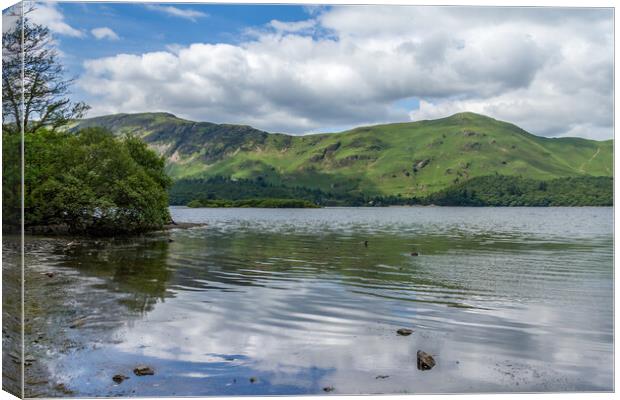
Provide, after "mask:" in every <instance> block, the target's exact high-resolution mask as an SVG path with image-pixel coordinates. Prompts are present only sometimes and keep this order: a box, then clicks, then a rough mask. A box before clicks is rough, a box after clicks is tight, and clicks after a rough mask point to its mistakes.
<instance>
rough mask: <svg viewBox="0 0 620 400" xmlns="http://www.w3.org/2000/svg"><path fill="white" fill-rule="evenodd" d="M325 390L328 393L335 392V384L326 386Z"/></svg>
mask: <svg viewBox="0 0 620 400" xmlns="http://www.w3.org/2000/svg"><path fill="white" fill-rule="evenodd" d="M323 391H324V392H326V393H329V392H333V391H334V387H333V386H325V387H324V388H323Z"/></svg>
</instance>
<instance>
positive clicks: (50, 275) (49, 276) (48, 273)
mask: <svg viewBox="0 0 620 400" xmlns="http://www.w3.org/2000/svg"><path fill="white" fill-rule="evenodd" d="M45 275H46V276H47V277H48V278H53V277H54V275H55V274H54V273H53V272H46V273H45Z"/></svg>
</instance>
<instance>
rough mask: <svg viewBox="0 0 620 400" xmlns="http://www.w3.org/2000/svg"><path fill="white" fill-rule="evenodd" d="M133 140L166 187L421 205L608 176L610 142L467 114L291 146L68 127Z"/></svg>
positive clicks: (286, 140) (278, 139)
mask: <svg viewBox="0 0 620 400" xmlns="http://www.w3.org/2000/svg"><path fill="white" fill-rule="evenodd" d="M86 126H102V127H105V128H108V129H110V130H112V131H113V132H115V133H118V134H121V133H124V132H129V133H133V134H136V135H138V136H140V137H141V138H143V139H144V140H145V141H146V142H147V143H148V144H149V146H151V147H152V148H153V149H155V150H156V151H158V152H159V153H160V154H163V155H165V157H166V159H167V171H168V173H169V174H170V175H171V176H172V177H173V179H175V180H181V179H208V178H212V177H225V178H230V179H231V181H235V180H239V179H245V180H252V181H260V182H264V183H266V184H268V185H271V186H276V187H279V186H283V187H303V188H308V189H313V190H314V189H316V190H320V191H322V192H329V193H340V194H348V195H360V194H363V195H367V196H401V197H418V198H420V197H424V196H426V195H428V194H430V193H434V192H437V191H439V190H441V189H445V188H447V187H449V186H452V185H455V184H459V183H462V182H464V181H467V180H469V179H471V178H474V177H479V176H487V175H495V174H499V175H509V176H522V177H525V178H530V179H535V180H551V179H555V178H561V177H579V176H588V175H589V176H612V163H613V161H612V160H613V142H612V140H607V141H594V140H586V139H578V138H555V139H551V138H544V137H539V136H535V135H532V134H530V133H528V132H526V131H524V130H523V129H521V128H519V127H517V126H515V125H513V124H510V123H507V122H502V121H498V120H495V119H492V118H489V117H485V116H483V115H478V114H474V113H460V114H455V115H453V116H450V117H447V118H442V119H437V120H428V121H419V122H407V123H396V124H386V125H375V126H367V127H360V128H355V129H352V130H349V131H345V132H340V133H329V134H315V135H305V136H291V135H286V134H276V133H267V132H264V131H261V130H257V129H254V128H252V127H249V126H243V125H227V124H212V123H208V122H193V121H188V120H184V119H180V118H177V117H175V116H174V115H172V114H167V113H145V114H116V115H109V116H103V117H96V118H90V119H85V120H81V121H77V122H75V123H74V125H73V127H72V129H77V128H80V127H86Z"/></svg>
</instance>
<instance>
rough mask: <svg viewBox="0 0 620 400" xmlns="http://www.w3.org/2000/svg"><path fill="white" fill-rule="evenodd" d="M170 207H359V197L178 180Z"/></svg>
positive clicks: (219, 180) (260, 183)
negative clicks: (293, 203) (283, 202)
mask: <svg viewBox="0 0 620 400" xmlns="http://www.w3.org/2000/svg"><path fill="white" fill-rule="evenodd" d="M169 195H170V204H171V205H186V204H188V203H189V202H190V201H192V200H198V201H201V202H204V201H207V200H256V199H295V200H305V201H308V202H311V203H313V204H317V205H322V206H327V205H329V206H345V205H351V206H362V205H364V204H365V198H364V196H361V195H351V194H346V193H331V192H325V191H322V190H320V189H311V188H307V187H301V186H283V185H273V184H271V183H269V182H266V181H265V180H264V179H231V178H228V177H221V176H215V177H212V178H208V179H181V180H178V181H176V182H174V184H173V185H172V187H171V188H170V191H169Z"/></svg>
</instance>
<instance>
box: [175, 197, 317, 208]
mask: <svg viewBox="0 0 620 400" xmlns="http://www.w3.org/2000/svg"><path fill="white" fill-rule="evenodd" d="M187 206H188V207H192V208H198V207H212V208H230V207H240V208H251V207H253V208H319V206H318V205H316V204H315V203H312V202H310V201H308V200H299V199H246V200H192V201H190V202H189V203H187Z"/></svg>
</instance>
